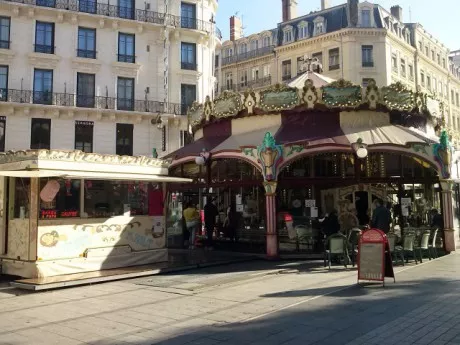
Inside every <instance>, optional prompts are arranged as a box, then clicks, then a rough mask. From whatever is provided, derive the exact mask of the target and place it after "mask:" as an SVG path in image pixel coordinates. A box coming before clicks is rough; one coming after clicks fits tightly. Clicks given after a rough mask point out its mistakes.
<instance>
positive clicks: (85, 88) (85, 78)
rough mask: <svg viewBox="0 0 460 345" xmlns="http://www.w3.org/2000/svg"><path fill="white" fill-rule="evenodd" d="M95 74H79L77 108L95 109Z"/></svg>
mask: <svg viewBox="0 0 460 345" xmlns="http://www.w3.org/2000/svg"><path fill="white" fill-rule="evenodd" d="M95 80H96V75H95V74H87V73H77V107H84V108H94V101H95V84H96V82H95Z"/></svg>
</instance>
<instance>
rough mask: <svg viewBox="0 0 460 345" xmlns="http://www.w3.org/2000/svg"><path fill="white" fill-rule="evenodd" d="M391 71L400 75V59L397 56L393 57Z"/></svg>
mask: <svg viewBox="0 0 460 345" xmlns="http://www.w3.org/2000/svg"><path fill="white" fill-rule="evenodd" d="M391 69H392V70H393V72H396V73H398V57H397V56H396V54H392V55H391Z"/></svg>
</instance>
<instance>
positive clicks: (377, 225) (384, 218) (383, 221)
mask: <svg viewBox="0 0 460 345" xmlns="http://www.w3.org/2000/svg"><path fill="white" fill-rule="evenodd" d="M376 205H377V207H376V208H375V210H374V214H373V215H372V222H371V227H372V228H374V229H379V230H382V231H383V232H384V233H386V234H388V233H389V232H390V224H391V213H390V210H389V209H388V208H386V207H385V206H383V201H382V199H377V200H376Z"/></svg>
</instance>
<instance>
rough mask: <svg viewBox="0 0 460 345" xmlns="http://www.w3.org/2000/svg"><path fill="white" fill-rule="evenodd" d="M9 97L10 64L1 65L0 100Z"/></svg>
mask: <svg viewBox="0 0 460 345" xmlns="http://www.w3.org/2000/svg"><path fill="white" fill-rule="evenodd" d="M7 99H8V66H0V101H6V100H7Z"/></svg>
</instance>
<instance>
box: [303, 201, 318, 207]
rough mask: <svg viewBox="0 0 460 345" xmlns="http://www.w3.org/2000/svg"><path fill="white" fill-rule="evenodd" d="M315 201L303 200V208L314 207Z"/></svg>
mask: <svg viewBox="0 0 460 345" xmlns="http://www.w3.org/2000/svg"><path fill="white" fill-rule="evenodd" d="M315 206H316V200H315V199H307V200H305V207H315Z"/></svg>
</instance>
